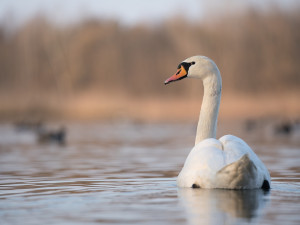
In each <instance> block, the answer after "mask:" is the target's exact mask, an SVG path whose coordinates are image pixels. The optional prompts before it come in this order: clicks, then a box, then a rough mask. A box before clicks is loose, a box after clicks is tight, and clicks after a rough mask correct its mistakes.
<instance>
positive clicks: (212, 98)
mask: <svg viewBox="0 0 300 225" xmlns="http://www.w3.org/2000/svg"><path fill="white" fill-rule="evenodd" d="M177 69H178V70H177V72H176V73H175V74H174V75H173V76H171V77H170V78H169V79H167V80H166V81H165V84H169V83H171V82H173V81H177V80H181V79H184V78H186V77H188V78H199V79H201V80H202V81H203V85H204V96H203V101H202V105H201V111H200V117H199V122H198V127H197V135H196V141H195V146H194V148H193V149H192V150H191V152H190V153H189V155H188V157H187V159H186V161H185V163H184V167H183V168H182V170H181V172H180V174H179V175H178V178H177V185H178V186H179V187H192V188H224V189H255V188H263V189H269V188H270V183H271V182H270V174H269V172H268V170H267V168H266V167H265V165H264V164H263V163H262V161H261V160H260V159H259V158H258V157H257V155H256V154H255V153H254V152H253V151H252V149H251V148H250V147H249V146H248V145H247V144H246V143H245V142H244V141H243V140H242V139H240V138H238V137H235V136H232V135H225V136H223V137H222V138H220V139H219V140H217V139H216V130H217V117H218V113H219V105H220V100H221V89H222V79H221V75H220V71H219V69H218V67H217V66H216V64H215V63H214V62H213V61H212V60H211V59H209V58H207V57H205V56H193V57H190V58H188V59H186V60H184V61H183V62H182V63H180V64H179V65H178V68H177Z"/></svg>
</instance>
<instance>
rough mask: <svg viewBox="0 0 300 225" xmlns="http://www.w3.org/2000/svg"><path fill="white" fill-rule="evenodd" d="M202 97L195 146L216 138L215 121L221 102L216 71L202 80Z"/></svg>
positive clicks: (219, 79)
mask: <svg viewBox="0 0 300 225" xmlns="http://www.w3.org/2000/svg"><path fill="white" fill-rule="evenodd" d="M203 86H204V96H203V101H202V105H201V111H200V116H199V122H198V127H197V135H196V141H195V145H196V144H198V143H199V142H200V141H202V140H204V139H206V138H216V132H217V119H218V114H219V106H220V100H221V90H222V79H221V75H220V72H219V70H218V69H216V70H215V71H213V72H212V73H211V74H210V75H209V76H207V77H206V78H205V79H204V80H203Z"/></svg>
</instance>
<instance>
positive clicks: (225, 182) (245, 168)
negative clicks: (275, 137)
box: [217, 154, 257, 189]
mask: <svg viewBox="0 0 300 225" xmlns="http://www.w3.org/2000/svg"><path fill="white" fill-rule="evenodd" d="M256 173H257V168H256V166H255V165H254V163H253V162H252V161H251V159H250V158H249V156H248V154H245V155H244V156H243V157H242V158H240V159H239V160H238V161H236V162H233V163H231V164H229V165H227V166H225V167H223V168H222V169H220V170H219V171H218V172H217V180H218V181H219V182H220V183H219V184H218V186H220V187H221V188H230V189H242V188H244V189H246V188H252V186H253V185H255V174H256Z"/></svg>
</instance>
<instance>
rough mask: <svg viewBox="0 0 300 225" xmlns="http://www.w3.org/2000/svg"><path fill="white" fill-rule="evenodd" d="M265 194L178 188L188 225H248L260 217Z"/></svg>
mask: <svg viewBox="0 0 300 225" xmlns="http://www.w3.org/2000/svg"><path fill="white" fill-rule="evenodd" d="M268 193H269V192H266V191H263V190H261V189H257V190H221V189H192V188H181V189H178V195H179V199H180V201H181V202H182V204H183V205H184V208H185V209H186V212H187V216H188V218H187V219H188V221H189V224H193V225H194V224H195V225H196V224H216V225H220V224H239V223H242V222H245V223H250V224H252V223H253V222H254V221H256V219H257V218H258V217H259V215H261V213H262V212H261V210H262V209H263V208H264V206H265V204H266V202H267V201H268V198H267V197H266V195H268Z"/></svg>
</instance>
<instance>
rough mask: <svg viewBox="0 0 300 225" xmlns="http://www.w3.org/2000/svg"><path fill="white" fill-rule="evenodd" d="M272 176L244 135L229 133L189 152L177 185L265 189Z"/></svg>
mask: <svg viewBox="0 0 300 225" xmlns="http://www.w3.org/2000/svg"><path fill="white" fill-rule="evenodd" d="M264 180H267V181H268V182H269V183H270V175H269V172H268V170H267V169H266V167H265V166H264V164H263V163H262V162H261V161H260V159H259V158H258V157H257V155H256V154H255V153H254V152H253V151H252V150H251V148H250V147H249V146H248V145H247V144H246V143H245V142H244V141H243V140H242V139H240V138H238V137H235V136H232V135H225V136H223V137H222V138H220V139H219V140H217V139H214V138H209V139H205V140H203V141H201V142H200V143H198V144H197V145H196V146H195V147H194V148H193V149H192V151H191V152H190V154H189V155H188V157H187V159H186V161H185V164H184V167H183V168H182V170H181V172H180V174H179V176H178V178H177V184H178V186H179V187H192V186H193V185H197V186H200V187H201V188H228V189H253V188H261V186H262V184H263V182H264Z"/></svg>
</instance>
